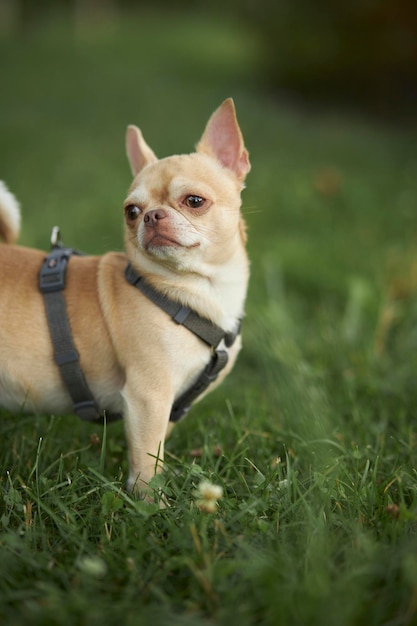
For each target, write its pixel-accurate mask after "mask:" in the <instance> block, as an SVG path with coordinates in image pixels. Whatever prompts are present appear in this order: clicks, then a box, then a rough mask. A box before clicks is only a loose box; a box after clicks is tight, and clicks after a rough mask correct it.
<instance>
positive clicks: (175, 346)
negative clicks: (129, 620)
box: [0, 98, 250, 497]
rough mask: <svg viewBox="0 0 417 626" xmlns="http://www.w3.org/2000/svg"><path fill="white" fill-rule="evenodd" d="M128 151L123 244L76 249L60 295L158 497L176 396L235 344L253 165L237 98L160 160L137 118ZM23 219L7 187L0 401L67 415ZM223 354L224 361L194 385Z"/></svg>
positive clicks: (102, 398) (93, 385) (99, 398)
mask: <svg viewBox="0 0 417 626" xmlns="http://www.w3.org/2000/svg"><path fill="white" fill-rule="evenodd" d="M126 151H127V157H128V161H129V163H130V167H131V170H132V174H133V182H132V184H131V186H130V189H129V191H128V194H127V198H126V200H125V202H124V222H125V224H124V230H125V253H118V252H108V253H106V254H104V255H103V256H81V255H72V256H71V257H70V258H68V259H66V263H67V266H66V275H65V288H64V290H63V291H62V294H63V295H64V302H65V308H66V315H67V319H68V323H69V327H70V331H71V334H72V340H73V343H74V351H76V352H77V353H78V357H79V366H80V368H81V370H82V373H83V376H84V377H85V381H86V383H87V385H88V388H89V389H90V391H91V394H92V396H93V398H94V402H95V403H96V405H97V406H98V407H99V409H100V411H103V412H105V413H107V414H111V413H115V414H120V415H122V416H123V420H124V426H125V432H126V440H127V446H128V460H129V475H128V480H127V488H128V490H129V491H131V492H134V493H135V494H136V495H138V496H140V497H151V496H149V494H150V492H151V489H150V488H149V485H148V483H149V481H150V480H151V479H152V477H153V476H154V475H155V473H156V472H159V471H160V470H161V469H162V467H163V456H164V441H165V439H166V437H167V435H168V433H169V432H170V430H171V428H172V425H173V424H172V423H170V414H171V411H172V407H173V406H174V405H175V402H177V401H178V399H179V398H181V397H182V396H184V394H185V396H187V391H188V390H189V389H190V388H191V389H193V388H194V387H196V388H194V396H196V395H197V396H198V398H194V396H193V393H191V400H190V397H188V400H189V401H190V402H191V403H192V402H193V401H194V400H196V399H200V397H201V396H203V395H205V394H206V393H207V392H208V391H211V389H213V388H214V387H215V386H217V385H218V384H219V383H220V382H221V381H222V380H223V379H224V377H225V376H226V375H227V374H228V373H229V372H230V370H231V368H232V366H233V364H234V362H235V360H236V357H237V355H238V352H239V350H240V348H241V340H240V335H239V334H238V327H239V323H240V320H241V319H242V318H243V315H244V303H245V298H246V292H247V285H248V279H249V262H248V257H247V253H246V227H245V223H244V220H243V217H242V215H241V191H242V190H243V188H244V181H245V178H246V175H247V174H248V172H249V170H250V163H249V156H248V151H247V150H246V148H245V146H244V141H243V137H242V133H241V130H240V128H239V125H238V122H237V118H236V113H235V107H234V104H233V100H232V99H231V98H229V99H227V100H225V101H224V102H223V103H222V104H221V106H220V107H219V108H218V109H216V111H215V112H214V113H213V114H212V115H211V117H210V118H209V121H208V122H207V125H206V127H205V130H204V132H203V135H202V137H201V139H200V141H199V143H198V144H197V147H196V151H195V152H193V153H191V154H185V155H174V156H169V157H166V158H163V159H160V160H159V159H158V158H157V157H156V156H155V154H154V152H153V151H152V149H151V148H150V147H149V146H148V144H147V143H146V142H145V140H144V138H143V135H142V133H141V131H140V130H139V128H137V127H136V126H129V127H128V129H127V134H126ZM19 227H20V211H19V205H18V203H17V201H16V199H15V198H14V196H13V195H12V194H11V193H10V192H9V191H8V189H7V187H6V185H5V184H3V183H1V186H0V236H1V238H2V239H3V243H0V406H2V407H4V408H6V409H8V410H9V411H11V412H14V413H19V412H21V411H24V412H29V413H38V414H39V413H42V414H60V415H66V414H69V413H71V412H73V410H74V409H73V402H72V400H71V395H70V393H69V391H68V388H67V387H66V385H65V382H64V379H63V375H62V372H61V370H60V367H59V366H58V364H57V361H58V360H59V359H54V347H53V345H52V336H51V334H50V333H51V331H50V328H49V327H48V320H47V315H46V304H45V297H44V295H43V294H42V293H41V291H40V288H39V273H40V270H41V268H42V267H43V265H44V264H45V257H46V253H45V252H42V251H40V250H35V249H30V248H25V247H21V246H18V245H16V244H15V241H16V239H17V237H18V233H19ZM127 266H129V269H130V271H131V273H133V276H134V278H135V279H136V278H137V277H139V278H138V280H139V279H140V281H141V283H142V284H145V286H147V287H148V288H149V289H150V290H151V291H152V293H154V294H156V296H157V297H159V296H160V297H161V298H162V299H166V300H167V301H168V302H169V303H175V304H176V305H177V308H178V309H179V311H180V313H179V314H178V315H177V319H173V317H172V316H170V315H169V314H168V313H167V312H166V311H165V310H164V309H163V308H161V307H160V306H159V305H158V304H156V303H155V302H154V301H153V300H152V299H150V297H149V295H147V294H146V293H143V292H142V291H140V290H139V289H135V288H134V286H135V285H134V281H133V282H132V281H130V282H129V281H128V280H127V278H126V276H127V274H126V268H127ZM190 311H191V312H192V314H193V315H195V317H196V318H197V320H200V321H201V320H203V325H204V324H206V323H207V324H208V325H209V326H210V325H212V326H213V327H214V328H216V329H218V328H220V329H222V331H224V335H221V338H220V340H219V338H218V337H217V339H216V341H218V340H219V345H217V346H216V345H209V344H210V341H207V342H206V341H204V339H202V338H201V337H200V336H198V335H196V334H195V333H194V332H192V331H190V330H189V329H188V328H187V327H186V325H184V324H183V323H182V320H181V319H180V318H181V317H184V315H185V316H186V315H187V312H188V313H189V312H190ZM228 337H229V341H228V339H227V338H228ZM230 337H232V339H230ZM211 343H212V344H215V342H211ZM220 353H221V354H222V355H223V356H224V355H226V361H227V363H226V364H224V366H223V369H221V371H219V372H217V374H216V373H215V375H213V376H210V375H208V376H206V379H207V380H206V381H205V385H203V386H202V388H201V386H200V387H199V386H198V382H199V381H200V379H201V378H204V372H205V371H207V367H209V366H210V367H211V364H213V360H215V358H217V355H219V354H220ZM210 367H209V369H210ZM216 376H217V377H216ZM196 381H197V385H196ZM187 408H188V407H187ZM184 412H185V411H184Z"/></svg>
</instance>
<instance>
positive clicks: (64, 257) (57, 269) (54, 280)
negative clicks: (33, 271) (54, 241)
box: [39, 246, 72, 293]
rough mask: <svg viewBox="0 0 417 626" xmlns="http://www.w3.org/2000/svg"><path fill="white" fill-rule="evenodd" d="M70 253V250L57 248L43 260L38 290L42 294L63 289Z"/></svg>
mask: <svg viewBox="0 0 417 626" xmlns="http://www.w3.org/2000/svg"><path fill="white" fill-rule="evenodd" d="M71 253H72V250H71V249H70V248H60V247H59V246H57V247H56V248H54V249H53V250H52V251H51V252H50V253H49V254H48V256H47V257H46V258H45V260H44V262H43V265H42V268H41V271H40V274H39V288H40V290H41V291H42V293H50V292H52V291H62V290H63V289H64V287H65V274H66V271H67V265H68V259H69V258H70V256H71Z"/></svg>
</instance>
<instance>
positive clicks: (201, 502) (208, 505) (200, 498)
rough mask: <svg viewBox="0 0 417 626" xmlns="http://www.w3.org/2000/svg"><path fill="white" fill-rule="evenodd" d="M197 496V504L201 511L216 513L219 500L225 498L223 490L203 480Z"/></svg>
mask: <svg viewBox="0 0 417 626" xmlns="http://www.w3.org/2000/svg"><path fill="white" fill-rule="evenodd" d="M195 495H196V496H197V502H196V504H197V507H198V508H199V509H200V511H204V513H214V512H215V511H216V509H217V500H220V498H222V497H223V488H222V487H221V486H220V485H213V483H210V482H209V481H207V480H203V481H202V482H201V483H200V484H199V485H198V487H197V490H196V492H195Z"/></svg>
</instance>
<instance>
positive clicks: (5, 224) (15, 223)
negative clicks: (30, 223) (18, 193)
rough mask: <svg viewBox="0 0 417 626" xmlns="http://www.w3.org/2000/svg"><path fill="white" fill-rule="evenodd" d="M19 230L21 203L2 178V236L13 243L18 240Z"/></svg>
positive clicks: (0, 228)
mask: <svg viewBox="0 0 417 626" xmlns="http://www.w3.org/2000/svg"><path fill="white" fill-rule="evenodd" d="M19 232H20V208H19V203H18V201H17V200H16V198H15V197H14V195H13V194H12V193H10V191H9V190H8V189H7V187H6V185H5V184H4V183H3V182H2V181H1V180H0V238H1V239H3V240H4V241H5V242H6V243H13V242H14V241H16V239H17V237H18V235H19Z"/></svg>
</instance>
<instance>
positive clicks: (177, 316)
mask: <svg viewBox="0 0 417 626" xmlns="http://www.w3.org/2000/svg"><path fill="white" fill-rule="evenodd" d="M125 277H126V280H127V281H128V282H129V283H130V284H131V285H133V286H134V287H136V288H137V289H139V291H141V292H142V293H143V294H144V295H145V296H146V297H147V298H149V300H152V302H154V303H155V304H156V305H157V306H159V308H160V309H162V310H163V311H165V313H168V315H169V316H170V317H172V319H173V320H174V322H176V323H177V324H181V325H182V326H185V328H188V330H189V331H191V332H192V333H194V335H197V337H200V339H202V340H203V341H204V343H206V344H207V345H208V346H210V347H212V348H217V346H218V345H219V343H220V342H221V340H222V339H224V341H225V344H226V347H228V348H230V346H232V345H233V343H234V341H235V339H236V337H237V335H238V334H239V331H240V326H239V328H238V329H237V330H236V332H234V333H226V332H225V331H224V330H223V328H220V326H217V324H214V323H213V322H210V320H208V319H206V318H204V317H200V315H198V313H196V312H195V311H193V310H192V309H190V308H188V307H187V306H183V305H181V304H179V303H178V302H175V301H174V300H171V299H170V298H168V297H167V296H165V295H164V294H163V293H161V292H160V291H157V290H156V289H154V288H153V287H152V285H150V284H149V283H148V282H146V280H145V279H144V278H143V277H142V276H140V275H139V274H138V273H137V272H136V271H135V270H134V269H133V267H132V266H131V264H130V263H129V264H128V266H127V268H126V270H125Z"/></svg>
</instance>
